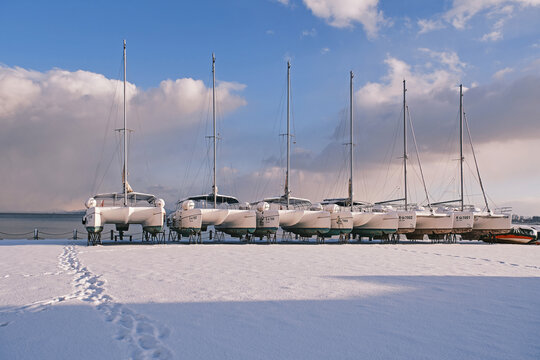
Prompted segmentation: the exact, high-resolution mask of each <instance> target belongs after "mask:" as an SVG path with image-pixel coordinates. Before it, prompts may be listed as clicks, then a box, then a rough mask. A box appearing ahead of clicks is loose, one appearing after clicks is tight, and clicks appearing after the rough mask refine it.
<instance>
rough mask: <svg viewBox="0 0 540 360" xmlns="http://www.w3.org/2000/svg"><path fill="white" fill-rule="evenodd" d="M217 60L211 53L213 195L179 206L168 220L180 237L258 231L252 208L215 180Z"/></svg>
mask: <svg viewBox="0 0 540 360" xmlns="http://www.w3.org/2000/svg"><path fill="white" fill-rule="evenodd" d="M215 64H216V57H215V56H214V54H212V121H213V135H212V136H210V137H211V138H212V140H213V149H214V162H213V183H212V192H211V193H210V194H205V195H196V196H190V197H187V198H185V199H183V200H180V201H179V202H178V203H177V208H176V211H175V212H174V213H173V214H172V216H171V217H170V219H169V223H170V225H171V230H173V231H176V232H177V233H178V234H179V235H181V236H193V235H196V236H198V237H199V239H200V234H201V231H206V230H207V228H208V226H214V228H215V230H218V231H221V232H224V233H225V234H228V235H230V236H233V237H239V238H242V237H243V236H246V237H248V236H250V235H251V234H253V233H254V232H255V229H256V214H255V211H253V210H250V209H249V206H245V205H242V204H240V202H239V201H238V199H236V198H235V197H233V196H227V195H221V194H219V193H218V187H217V181H216V178H217V176H216V163H217V151H216V149H217V148H216V141H217V134H216V72H215Z"/></svg>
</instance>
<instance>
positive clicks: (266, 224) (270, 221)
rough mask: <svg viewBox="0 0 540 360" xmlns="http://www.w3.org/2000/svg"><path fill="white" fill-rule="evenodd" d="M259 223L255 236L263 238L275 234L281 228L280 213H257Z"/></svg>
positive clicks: (268, 211) (267, 211)
mask: <svg viewBox="0 0 540 360" xmlns="http://www.w3.org/2000/svg"><path fill="white" fill-rule="evenodd" d="M256 217H257V223H256V226H257V227H256V229H255V232H254V233H253V236H258V237H263V236H269V235H271V234H275V233H276V232H277V230H278V228H279V211H278V210H265V211H257V212H256Z"/></svg>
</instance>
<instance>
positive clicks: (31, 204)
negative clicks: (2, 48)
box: [0, 66, 246, 211]
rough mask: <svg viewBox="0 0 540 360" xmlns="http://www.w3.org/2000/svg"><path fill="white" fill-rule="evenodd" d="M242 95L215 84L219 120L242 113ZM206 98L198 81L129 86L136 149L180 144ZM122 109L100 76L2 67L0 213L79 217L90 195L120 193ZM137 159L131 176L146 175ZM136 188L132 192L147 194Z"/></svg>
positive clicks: (114, 87)
mask: <svg viewBox="0 0 540 360" xmlns="http://www.w3.org/2000/svg"><path fill="white" fill-rule="evenodd" d="M244 88H245V85H242V84H239V83H234V82H220V83H218V87H217V94H218V101H217V102H218V104H219V105H220V107H219V111H220V113H221V114H223V115H226V114H228V113H230V112H232V111H234V110H236V109H238V108H239V107H242V106H244V105H246V100H245V99H244V98H243V97H242V96H241V95H239V92H241V91H242V90H243V89H244ZM211 92H212V89H211V88H208V87H206V85H205V84H204V83H203V82H202V81H201V80H196V79H191V78H182V79H176V80H164V81H162V82H161V83H160V84H159V86H158V87H156V88H150V89H147V90H144V89H140V88H138V87H137V86H136V85H134V84H132V83H128V84H127V108H128V121H129V123H128V127H130V128H132V129H135V130H136V132H135V133H134V135H133V136H135V137H136V138H137V141H138V144H141V145H142V144H145V145H148V146H149V149H151V150H149V152H151V153H153V152H154V151H155V152H156V154H159V153H160V151H161V152H163V150H164V148H163V146H164V144H163V138H164V137H165V136H167V134H170V133H173V134H178V136H177V137H178V138H179V139H181V138H182V136H185V133H186V132H189V131H190V129H192V128H193V127H194V126H195V124H196V123H197V122H198V121H199V120H200V117H201V114H202V113H204V112H206V111H207V109H208V106H207V105H208V103H209V100H210V98H211ZM122 101H123V83H122V82H121V81H119V80H114V79H108V78H106V77H105V76H103V75H101V74H96V73H92V72H89V71H83V70H78V71H66V70H61V69H53V70H50V71H47V72H39V71H33V70H28V69H22V68H19V67H5V66H4V67H0V124H1V126H2V132H1V133H0V152H1V153H2V157H0V167H1V168H2V169H5V170H6V171H2V172H1V174H0V183H1V184H2V201H1V202H0V210H2V211H21V210H28V209H42V210H54V209H67V210H71V209H80V208H81V207H82V206H81V204H82V202H83V201H84V199H85V198H86V197H87V196H88V195H89V194H90V192H91V191H92V190H100V191H114V190H117V189H119V188H120V177H119V174H120V170H119V169H120V168H121V164H120V160H119V157H118V156H116V155H115V154H118V153H119V151H118V150H119V148H118V146H119V139H118V138H116V139H115V137H114V136H115V135H114V129H117V128H121V127H122V125H121V124H122V113H123V110H122V109H123V107H122ZM140 147H142V146H136V147H135V148H136V149H140ZM140 153H141V151H140V150H135V151H134V152H132V153H131V155H130V158H131V162H130V166H131V168H132V169H133V170H134V171H130V172H131V173H135V169H137V168H142V170H147V171H148V170H150V169H149V166H147V167H146V169H145V168H144V167H143V166H141V164H146V165H149V164H151V163H153V159H148V158H144V157H143V156H140ZM138 156H140V158H137V157H138ZM156 156H158V158H157V159H159V156H162V155H156ZM96 169H98V171H97V172H96ZM107 169H109V171H108V172H106V170H107ZM142 172H143V171H139V172H138V173H139V176H140V177H144V175H145V174H142ZM151 172H152V171H151V170H150V173H151ZM117 175H118V176H117ZM146 175H149V174H146ZM150 177H153V179H154V180H158V179H159V176H155V174H154V175H152V176H150ZM134 179H136V178H134ZM134 181H135V183H132V185H133V186H134V188H135V190H137V191H146V188H148V187H150V186H152V183H151V182H146V183H141V184H137V180H134ZM99 184H102V186H101V188H99V189H98V188H97V187H98V186H97V185H99ZM137 185H139V186H137Z"/></svg>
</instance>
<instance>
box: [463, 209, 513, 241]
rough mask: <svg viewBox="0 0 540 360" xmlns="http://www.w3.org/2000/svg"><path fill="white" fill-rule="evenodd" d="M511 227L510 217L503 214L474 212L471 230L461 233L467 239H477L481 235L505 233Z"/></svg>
mask: <svg viewBox="0 0 540 360" xmlns="http://www.w3.org/2000/svg"><path fill="white" fill-rule="evenodd" d="M511 228H512V217H511V216H510V215H503V214H489V213H474V224H473V228H472V231H470V232H468V233H467V234H464V235H463V238H464V239H467V240H478V239H480V238H481V237H485V236H491V235H498V234H506V233H508V232H509V231H510V229H511Z"/></svg>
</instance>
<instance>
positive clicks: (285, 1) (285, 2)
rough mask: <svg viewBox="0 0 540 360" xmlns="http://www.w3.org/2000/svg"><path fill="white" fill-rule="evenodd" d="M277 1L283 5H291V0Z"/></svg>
mask: <svg viewBox="0 0 540 360" xmlns="http://www.w3.org/2000/svg"><path fill="white" fill-rule="evenodd" d="M275 1H277V2H278V3H280V4H282V5H285V6H289V5H290V2H289V0H275Z"/></svg>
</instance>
